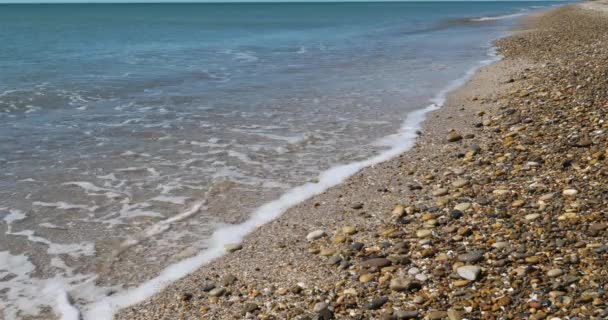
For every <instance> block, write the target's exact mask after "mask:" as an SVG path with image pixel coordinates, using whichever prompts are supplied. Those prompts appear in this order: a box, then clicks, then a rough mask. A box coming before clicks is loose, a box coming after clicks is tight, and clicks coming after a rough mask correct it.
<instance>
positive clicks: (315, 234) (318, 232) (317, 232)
mask: <svg viewBox="0 0 608 320" xmlns="http://www.w3.org/2000/svg"><path fill="white" fill-rule="evenodd" d="M325 236H327V234H326V233H325V231H323V230H315V231H312V232H310V233H309V234H308V235H306V240H308V241H314V240H317V239H321V238H323V237H325Z"/></svg>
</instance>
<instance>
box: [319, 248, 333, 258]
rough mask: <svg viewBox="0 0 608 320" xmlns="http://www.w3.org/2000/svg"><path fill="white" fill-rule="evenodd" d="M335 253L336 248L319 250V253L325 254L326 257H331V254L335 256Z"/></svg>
mask: <svg viewBox="0 0 608 320" xmlns="http://www.w3.org/2000/svg"><path fill="white" fill-rule="evenodd" d="M335 253H336V250H334V249H330V248H323V249H321V252H319V255H321V256H324V257H329V256H333V255H334V254H335Z"/></svg>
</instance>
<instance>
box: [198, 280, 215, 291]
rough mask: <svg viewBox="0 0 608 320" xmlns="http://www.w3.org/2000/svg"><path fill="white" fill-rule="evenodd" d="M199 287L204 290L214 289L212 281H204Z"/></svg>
mask: <svg viewBox="0 0 608 320" xmlns="http://www.w3.org/2000/svg"><path fill="white" fill-rule="evenodd" d="M201 289H202V290H203V291H205V292H209V291H211V290H213V289H215V283H213V282H207V283H204V284H203V286H202V287H201Z"/></svg>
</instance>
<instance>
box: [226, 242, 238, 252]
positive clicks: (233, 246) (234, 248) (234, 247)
mask: <svg viewBox="0 0 608 320" xmlns="http://www.w3.org/2000/svg"><path fill="white" fill-rule="evenodd" d="M224 249H226V251H228V252H235V251H239V250H241V249H243V245H242V244H240V243H229V244H226V245H224Z"/></svg>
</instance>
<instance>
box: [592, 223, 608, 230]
mask: <svg viewBox="0 0 608 320" xmlns="http://www.w3.org/2000/svg"><path fill="white" fill-rule="evenodd" d="M607 228H608V224H605V223H594V224H592V225H591V226H589V230H591V231H602V230H606V229H607Z"/></svg>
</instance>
